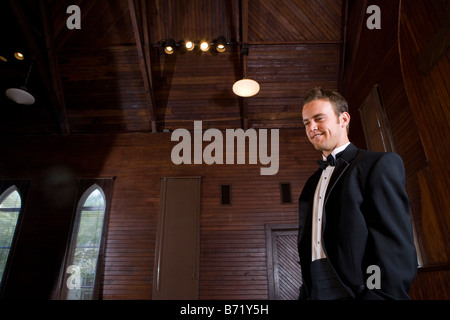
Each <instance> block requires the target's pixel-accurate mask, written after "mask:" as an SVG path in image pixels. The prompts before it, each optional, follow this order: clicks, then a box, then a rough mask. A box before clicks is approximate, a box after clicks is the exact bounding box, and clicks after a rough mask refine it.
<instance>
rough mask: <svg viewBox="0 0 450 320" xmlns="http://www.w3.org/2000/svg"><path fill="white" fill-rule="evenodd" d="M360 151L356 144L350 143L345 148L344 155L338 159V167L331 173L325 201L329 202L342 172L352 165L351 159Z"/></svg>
mask: <svg viewBox="0 0 450 320" xmlns="http://www.w3.org/2000/svg"><path fill="white" fill-rule="evenodd" d="M357 152H358V148H357V147H356V146H355V145H354V144H352V143H351V144H350V145H349V146H348V147H347V148H345V150H344V152H342V155H341V156H340V157H339V158H338V159H337V161H336V167H335V168H334V171H333V174H332V175H331V178H330V182H329V183H328V187H327V191H326V193H325V202H324V203H326V202H327V200H328V197H329V195H330V193H331V191H333V188H334V186H335V185H336V183H337V182H338V181H339V179H340V178H341V177H342V174H343V173H344V172H345V170H347V168H348V166H349V165H350V163H349V162H350V161H351V160H353V159H354V158H355V157H356V154H357Z"/></svg>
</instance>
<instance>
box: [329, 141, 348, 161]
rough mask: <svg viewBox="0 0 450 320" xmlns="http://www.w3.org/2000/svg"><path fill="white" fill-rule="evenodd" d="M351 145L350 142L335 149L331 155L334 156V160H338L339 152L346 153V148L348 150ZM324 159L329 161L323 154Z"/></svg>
mask: <svg viewBox="0 0 450 320" xmlns="http://www.w3.org/2000/svg"><path fill="white" fill-rule="evenodd" d="M349 144H350V142H347V143H346V144H344V145H342V146H340V147H338V148H336V149H334V150H333V151H332V152H331V155H332V156H333V158H334V159H336V155H337V154H338V153H339V152H342V151H344V150H345V148H347V147H348V145H349ZM322 158H323V160H327V157H325V156H324V155H323V154H322Z"/></svg>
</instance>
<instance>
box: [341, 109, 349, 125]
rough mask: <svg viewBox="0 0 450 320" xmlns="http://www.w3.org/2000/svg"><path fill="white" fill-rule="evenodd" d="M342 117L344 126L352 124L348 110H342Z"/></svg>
mask: <svg viewBox="0 0 450 320" xmlns="http://www.w3.org/2000/svg"><path fill="white" fill-rule="evenodd" d="M340 117H341V125H342V128H345V127H347V126H348V125H349V124H350V114H349V113H348V112H342V113H341V116H340Z"/></svg>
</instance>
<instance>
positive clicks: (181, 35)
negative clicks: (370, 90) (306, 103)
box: [0, 0, 344, 135]
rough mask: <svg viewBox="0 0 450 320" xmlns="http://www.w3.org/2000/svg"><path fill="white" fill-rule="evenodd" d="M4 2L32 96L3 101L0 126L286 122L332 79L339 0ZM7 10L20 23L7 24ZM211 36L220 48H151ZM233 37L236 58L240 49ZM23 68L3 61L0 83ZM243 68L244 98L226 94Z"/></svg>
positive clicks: (27, 129) (11, 130) (114, 128)
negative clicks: (32, 71) (73, 21)
mask: <svg viewBox="0 0 450 320" xmlns="http://www.w3.org/2000/svg"><path fill="white" fill-rule="evenodd" d="M10 3H13V4H14V7H15V8H16V9H17V10H15V15H16V16H18V18H20V19H18V18H17V17H15V16H14V15H13V13H14V12H12V10H11V9H8V8H6V9H5V11H2V14H3V15H5V16H6V17H3V16H2V19H3V18H4V19H5V21H6V22H5V24H4V26H5V29H10V30H14V31H16V30H18V31H19V32H18V34H17V35H16V36H15V38H17V39H22V40H21V42H22V46H27V44H28V43H31V44H30V46H31V47H32V48H31V49H32V51H34V55H35V56H37V57H38V58H39V59H38V60H39V61H38V62H39V73H38V74H36V75H33V77H31V78H30V80H32V81H30V85H29V87H30V88H32V89H33V92H34V93H35V94H36V98H37V99H38V101H37V103H36V105H35V107H31V108H28V109H24V110H20V109H19V110H20V111H17V110H15V109H14V108H13V107H14V106H15V104H12V103H11V102H9V101H8V100H7V98H4V97H3V98H4V99H3V100H0V102H1V103H3V102H4V103H5V104H6V105H7V107H8V111H7V112H8V114H7V116H8V117H7V118H8V121H3V122H1V123H2V127H1V128H0V133H4V134H14V135H18V134H40V133H43V134H49V133H50V134H59V133H61V134H71V133H74V134H77V133H112V134H116V133H129V132H149V131H163V130H164V129H166V130H175V129H176V128H178V127H185V126H187V125H189V123H192V120H193V119H196V120H204V121H205V126H210V127H212V128H220V129H226V128H238V127H244V128H246V127H247V126H248V125H249V126H254V127H256V128H261V127H264V128H297V127H298V125H299V118H298V116H299V110H298V104H299V98H301V97H302V95H303V93H304V91H306V90H307V89H309V88H310V87H311V86H315V85H322V86H324V87H327V88H329V89H337V88H338V87H339V83H338V79H339V73H340V71H341V68H340V63H341V61H340V60H341V59H340V58H341V50H342V46H343V37H342V28H343V26H342V22H341V21H342V18H343V14H342V10H343V7H344V5H343V1H342V0H320V1H314V2H311V1H306V0H289V1H282V2H279V1H274V0H262V1H259V0H258V1H256V0H251V1H239V0H229V1H228V0H227V1H222V0H213V1H211V0H158V1H144V0H132V1H131V0H129V1H116V2H111V1H109V0H96V1H92V2H86V1H81V0H75V1H69V0H63V1H55V0H47V1H40V2H39V4H41V6H39V4H36V2H35V1H32V0H17V1H12V0H10ZM69 5H78V6H79V8H80V11H81V15H80V22H81V23H80V25H81V29H75V30H70V29H68V28H67V26H66V21H67V19H68V18H69V17H70V15H69V14H70V13H69V14H68V13H66V10H67V8H68V6H69ZM27 8H30V10H28V9H27ZM9 16H11V17H13V18H15V19H17V20H18V21H19V24H20V26H21V28H12V27H10V25H13V24H14V21H12V22H10V21H9V20H10V19H11V18H10V17H9ZM241 24H242V25H241ZM20 30H23V32H22V33H25V35H26V37H24V36H23V35H22V34H20ZM219 36H224V37H226V39H227V41H228V42H229V43H230V45H229V46H228V48H227V51H226V52H225V53H221V54H218V53H217V52H216V51H215V50H214V48H212V49H211V50H210V52H208V53H200V52H199V51H195V52H184V51H183V50H176V51H177V52H176V53H175V54H173V55H171V56H167V55H165V54H164V52H163V50H162V48H161V41H163V40H165V39H167V38H173V39H175V40H176V41H178V42H180V41H182V40H185V39H186V38H190V39H193V40H197V41H199V40H202V39H206V40H208V41H214V40H215V39H217V38H218V37H219ZM243 42H245V43H246V44H248V46H249V55H248V56H242V55H241V49H242V45H243ZM2 46H4V44H3V43H2V44H1V45H0V50H1V49H3V47H2ZM180 49H181V48H180ZM247 58H248V59H247ZM246 60H248V62H247V61H246ZM247 64H248V68H247ZM2 66H3V65H2ZM27 66H28V64H27ZM27 66H23V65H22V66H21V67H20V68H18V67H14V68H10V67H9V65H8V67H7V68H6V64H5V77H0V78H2V79H0V85H3V86H6V85H9V83H11V82H12V80H14V81H20V79H22V78H23V77H24V76H25V75H26V71H27V68H26V67H27ZM245 68H247V69H248V70H247V71H248V72H246V74H247V77H249V78H255V79H256V80H257V81H259V82H260V85H261V91H260V93H259V94H258V95H257V96H255V97H252V98H248V99H242V98H239V97H237V96H236V95H235V94H234V93H233V92H232V86H233V84H234V82H235V81H237V80H239V79H241V78H242V76H243V73H244V72H243V70H244V69H245ZM6 77H7V78H6ZM3 78H4V79H3ZM20 85H22V83H20ZM19 108H21V107H19ZM39 111H40V112H39ZM2 119H3V118H2Z"/></svg>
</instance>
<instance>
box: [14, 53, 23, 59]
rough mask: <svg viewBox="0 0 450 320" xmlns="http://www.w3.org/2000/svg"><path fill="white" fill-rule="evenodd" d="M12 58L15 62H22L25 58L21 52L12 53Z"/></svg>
mask: <svg viewBox="0 0 450 320" xmlns="http://www.w3.org/2000/svg"><path fill="white" fill-rule="evenodd" d="M14 57H15V58H16V59H17V60H23V59H24V58H25V57H24V56H23V54H22V53H21V52H14Z"/></svg>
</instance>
